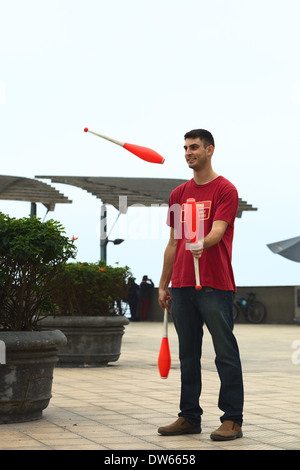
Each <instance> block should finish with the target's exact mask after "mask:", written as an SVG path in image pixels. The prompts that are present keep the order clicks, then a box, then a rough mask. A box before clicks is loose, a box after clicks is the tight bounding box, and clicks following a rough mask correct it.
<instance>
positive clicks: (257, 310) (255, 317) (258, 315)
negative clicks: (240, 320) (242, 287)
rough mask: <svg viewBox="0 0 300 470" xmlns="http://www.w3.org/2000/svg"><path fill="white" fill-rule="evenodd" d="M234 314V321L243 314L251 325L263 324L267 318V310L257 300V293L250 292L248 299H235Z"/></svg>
mask: <svg viewBox="0 0 300 470" xmlns="http://www.w3.org/2000/svg"><path fill="white" fill-rule="evenodd" d="M232 313H233V320H234V321H235V320H236V319H237V317H238V315H239V314H240V313H243V315H244V316H245V319H246V320H247V321H249V323H262V322H263V321H264V320H265V318H266V316H267V309H266V306H265V305H264V304H263V303H262V302H260V301H259V300H256V293H255V292H249V294H248V297H247V298H246V299H245V298H240V299H234V301H233V312H232Z"/></svg>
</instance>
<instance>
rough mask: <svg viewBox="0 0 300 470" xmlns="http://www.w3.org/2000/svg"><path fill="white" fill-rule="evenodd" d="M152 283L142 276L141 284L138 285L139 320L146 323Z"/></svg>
mask: <svg viewBox="0 0 300 470" xmlns="http://www.w3.org/2000/svg"><path fill="white" fill-rule="evenodd" d="M153 287H154V283H153V282H152V280H151V279H149V278H148V276H143V279H142V282H141V283H140V319H141V320H142V321H146V320H147V318H148V310H149V303H150V298H151V295H152V289H153Z"/></svg>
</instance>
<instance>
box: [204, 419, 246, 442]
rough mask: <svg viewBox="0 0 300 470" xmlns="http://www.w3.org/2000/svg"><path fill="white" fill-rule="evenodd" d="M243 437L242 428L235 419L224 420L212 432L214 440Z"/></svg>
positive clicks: (229, 439) (211, 436)
mask: <svg viewBox="0 0 300 470" xmlns="http://www.w3.org/2000/svg"><path fill="white" fill-rule="evenodd" d="M238 437H243V433H242V428H241V426H239V425H238V424H236V423H235V422H234V421H224V422H223V423H222V424H221V426H220V427H219V428H218V429H216V430H215V431H214V432H212V433H211V435H210V438H211V439H212V440H213V441H231V440H233V439H237V438H238Z"/></svg>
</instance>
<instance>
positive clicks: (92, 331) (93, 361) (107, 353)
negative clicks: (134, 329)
mask: <svg viewBox="0 0 300 470" xmlns="http://www.w3.org/2000/svg"><path fill="white" fill-rule="evenodd" d="M128 323H129V320H128V319H127V318H126V317H123V316H111V317H109V316H108V317H101V316H99V317H97V316H95V317H79V316H78V317H77V316H74V317H73V316H57V317H47V318H45V319H43V320H42V322H41V325H42V326H43V328H51V329H52V328H57V329H59V330H61V331H62V332H63V333H64V335H65V336H66V337H67V340H68V343H67V345H65V346H63V347H61V348H60V350H59V360H58V363H57V365H58V366H61V367H99V366H106V365H107V364H108V363H109V362H115V361H117V360H118V359H119V357H120V354H121V342H122V336H123V334H124V329H125V325H127V324H128Z"/></svg>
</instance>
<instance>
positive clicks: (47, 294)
mask: <svg viewBox="0 0 300 470" xmlns="http://www.w3.org/2000/svg"><path fill="white" fill-rule="evenodd" d="M64 233H65V232H64V229H63V227H62V225H61V224H60V223H59V222H56V221H54V220H49V221H47V222H41V221H40V219H37V218H36V217H25V218H21V219H15V218H10V217H9V216H7V215H4V214H3V213H1V212H0V329H2V330H10V331H21V330H29V331H30V330H34V329H36V327H37V322H38V321H39V319H40V317H41V316H43V315H46V314H51V313H54V312H55V310H56V305H55V303H54V302H53V300H52V297H51V288H52V284H51V281H52V278H53V277H54V276H55V274H57V272H58V270H59V269H60V268H61V266H62V265H63V264H65V263H66V262H67V261H68V259H70V258H75V256H76V247H75V246H74V242H73V241H72V240H70V239H68V238H67V237H66V236H65V235H64Z"/></svg>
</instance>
